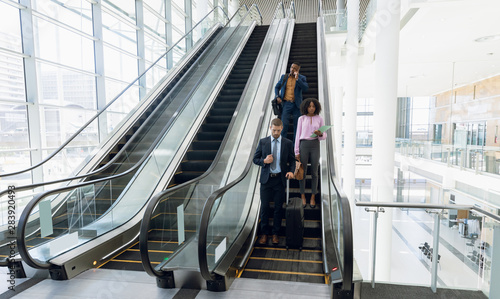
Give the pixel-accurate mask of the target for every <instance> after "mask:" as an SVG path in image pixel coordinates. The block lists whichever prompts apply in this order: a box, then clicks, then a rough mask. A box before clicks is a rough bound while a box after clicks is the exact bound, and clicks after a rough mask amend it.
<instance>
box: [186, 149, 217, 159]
mask: <svg viewBox="0 0 500 299" xmlns="http://www.w3.org/2000/svg"><path fill="white" fill-rule="evenodd" d="M216 155H217V151H216V150H215V151H214V150H211V151H209V150H204V151H188V152H187V158H188V159H189V160H211V161H213V160H214V159H215V156H216Z"/></svg>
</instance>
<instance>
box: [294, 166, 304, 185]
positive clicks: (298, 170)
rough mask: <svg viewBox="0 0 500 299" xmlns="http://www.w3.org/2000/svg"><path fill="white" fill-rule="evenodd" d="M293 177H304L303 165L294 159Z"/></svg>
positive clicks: (297, 178)
mask: <svg viewBox="0 0 500 299" xmlns="http://www.w3.org/2000/svg"><path fill="white" fill-rule="evenodd" d="M293 178H294V179H296V180H299V181H301V180H303V179H304V165H302V163H300V161H295V172H294V174H293Z"/></svg>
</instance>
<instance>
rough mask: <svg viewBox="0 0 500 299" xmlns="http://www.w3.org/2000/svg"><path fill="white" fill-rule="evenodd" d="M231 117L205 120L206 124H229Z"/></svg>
mask: <svg viewBox="0 0 500 299" xmlns="http://www.w3.org/2000/svg"><path fill="white" fill-rule="evenodd" d="M231 118H232V115H219V116H209V117H207V119H206V122H207V123H210V124H217V123H230V122H231Z"/></svg>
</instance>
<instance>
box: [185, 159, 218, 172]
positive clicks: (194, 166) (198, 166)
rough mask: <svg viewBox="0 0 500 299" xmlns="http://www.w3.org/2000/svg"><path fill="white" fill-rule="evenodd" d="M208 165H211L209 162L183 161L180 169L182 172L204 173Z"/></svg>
mask: <svg viewBox="0 0 500 299" xmlns="http://www.w3.org/2000/svg"><path fill="white" fill-rule="evenodd" d="M210 165H212V161H211V160H193V161H184V162H182V163H181V169H182V171H183V172H185V171H198V172H205V171H206V170H207V169H208V168H209V167H210Z"/></svg>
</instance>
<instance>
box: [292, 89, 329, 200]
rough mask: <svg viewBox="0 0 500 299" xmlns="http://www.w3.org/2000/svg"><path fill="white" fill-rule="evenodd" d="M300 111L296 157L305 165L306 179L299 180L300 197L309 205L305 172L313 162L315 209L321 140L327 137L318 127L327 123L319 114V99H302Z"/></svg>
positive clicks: (312, 198)
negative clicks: (314, 135)
mask: <svg viewBox="0 0 500 299" xmlns="http://www.w3.org/2000/svg"><path fill="white" fill-rule="evenodd" d="M300 112H301V113H302V116H301V117H299V121H298V123H297V133H296V135H295V157H296V158H297V160H300V162H301V163H302V165H304V179H303V180H301V181H299V183H300V197H301V198H302V205H303V207H304V208H305V207H306V205H307V201H306V196H305V189H306V176H305V174H306V173H307V164H308V163H311V176H312V184H311V188H312V192H311V201H310V202H309V205H310V206H311V208H313V209H314V208H315V207H316V199H315V196H316V193H318V168H319V141H320V140H325V139H326V133H321V131H319V130H318V129H319V128H321V127H322V126H324V125H325V121H324V120H323V118H322V117H321V116H319V113H320V112H321V104H320V103H319V101H318V100H317V99H314V98H308V99H305V100H304V101H302V104H301V105H300ZM312 134H316V136H317V137H311V135H312Z"/></svg>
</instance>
